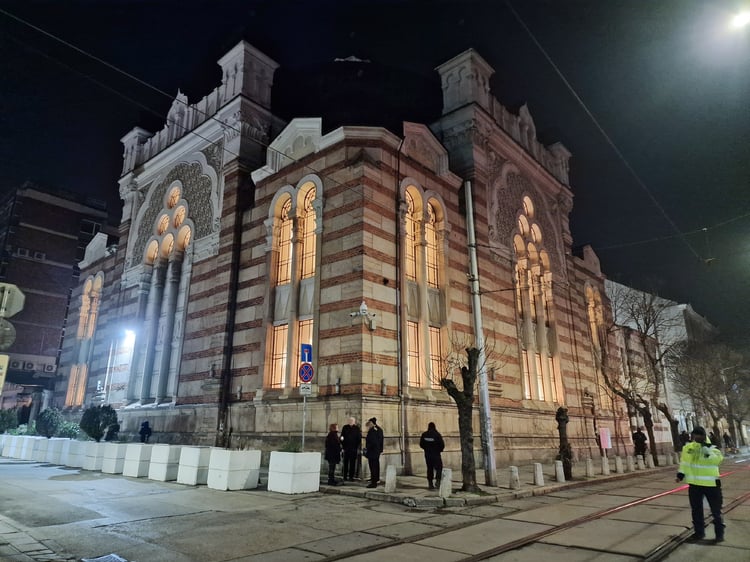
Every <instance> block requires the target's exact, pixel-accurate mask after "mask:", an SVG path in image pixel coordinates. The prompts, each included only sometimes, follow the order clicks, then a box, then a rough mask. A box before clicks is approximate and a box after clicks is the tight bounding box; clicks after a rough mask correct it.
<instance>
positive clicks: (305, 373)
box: [299, 363, 315, 382]
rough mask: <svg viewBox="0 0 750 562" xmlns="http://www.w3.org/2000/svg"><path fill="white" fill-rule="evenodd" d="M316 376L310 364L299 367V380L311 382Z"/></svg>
mask: <svg viewBox="0 0 750 562" xmlns="http://www.w3.org/2000/svg"><path fill="white" fill-rule="evenodd" d="M314 376H315V371H313V366H312V365H310V363H302V365H300V366H299V380H301V381H302V382H310V381H311V380H313V377H314Z"/></svg>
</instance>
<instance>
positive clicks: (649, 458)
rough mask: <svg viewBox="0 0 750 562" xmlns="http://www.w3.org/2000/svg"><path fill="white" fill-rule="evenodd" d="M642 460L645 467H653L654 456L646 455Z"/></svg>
mask: <svg viewBox="0 0 750 562" xmlns="http://www.w3.org/2000/svg"><path fill="white" fill-rule="evenodd" d="M644 460H645V461H646V468H654V457H652V456H651V455H646V458H645V459H644Z"/></svg>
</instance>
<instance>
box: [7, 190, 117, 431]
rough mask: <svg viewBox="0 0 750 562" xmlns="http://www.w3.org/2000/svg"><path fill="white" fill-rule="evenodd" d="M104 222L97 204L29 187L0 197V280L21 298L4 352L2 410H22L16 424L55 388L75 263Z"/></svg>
mask: <svg viewBox="0 0 750 562" xmlns="http://www.w3.org/2000/svg"><path fill="white" fill-rule="evenodd" d="M106 222H107V210H106V206H105V204H104V203H103V202H102V201H99V200H96V199H92V198H89V197H82V196H77V195H74V194H72V193H68V192H65V191H61V190H49V189H42V188H40V187H37V186H34V185H31V184H26V185H24V186H23V187H21V188H18V189H15V190H13V191H11V192H10V193H8V194H7V195H6V196H5V197H4V198H3V200H2V201H1V202H0V237H2V241H3V246H2V248H3V253H2V261H1V262H0V282H3V283H11V284H14V285H16V286H18V287H19V288H20V289H21V291H22V292H23V294H24V295H25V297H26V300H25V305H24V308H23V310H22V311H21V312H19V313H18V314H16V315H15V316H13V317H12V318H11V319H10V323H11V324H12V325H13V327H14V328H15V339H14V341H13V343H12V344H11V345H10V346H9V347H8V348H7V349H6V351H5V353H7V354H8V355H9V356H10V360H9V365H8V374H7V378H6V385H7V386H8V389H7V390H8V394H7V396H6V397H5V398H7V400H6V399H4V400H3V408H12V407H15V406H16V405H18V406H23V407H25V408H24V410H23V413H22V416H23V417H22V419H21V421H22V422H25V421H27V418H28V417H29V415H30V416H31V417H32V419H33V417H34V415H35V413H36V412H37V411H38V409H39V407H40V406H42V403H43V400H44V401H45V405H46V400H47V399H48V396H46V395H45V394H44V391H47V393H49V392H50V391H51V390H52V389H53V388H54V381H55V377H56V375H57V368H58V363H59V358H60V349H61V343H62V338H63V334H64V326H65V318H66V315H67V312H68V302H69V298H70V292H71V290H72V289H73V287H76V286H77V285H78V262H79V261H80V260H81V259H82V258H83V256H84V251H85V248H86V246H87V244H88V243H89V242H90V241H91V239H92V238H93V236H94V235H95V234H96V233H97V232H99V231H100V230H101V229H102V227H103V225H105V224H106ZM14 397H18V399H17V400H18V402H17V401H16V399H14ZM29 406H30V408H29Z"/></svg>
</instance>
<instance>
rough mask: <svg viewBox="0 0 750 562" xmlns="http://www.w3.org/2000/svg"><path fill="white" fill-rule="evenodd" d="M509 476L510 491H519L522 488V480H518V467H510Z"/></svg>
mask: <svg viewBox="0 0 750 562" xmlns="http://www.w3.org/2000/svg"><path fill="white" fill-rule="evenodd" d="M508 474H509V477H510V489H511V490H518V489H519V488H520V487H521V480H519V478H518V467H517V466H511V467H509V470H508Z"/></svg>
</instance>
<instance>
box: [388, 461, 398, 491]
mask: <svg viewBox="0 0 750 562" xmlns="http://www.w3.org/2000/svg"><path fill="white" fill-rule="evenodd" d="M395 491H396V465H394V464H389V465H388V466H386V467H385V493H386V494H392V493H393V492H395Z"/></svg>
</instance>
